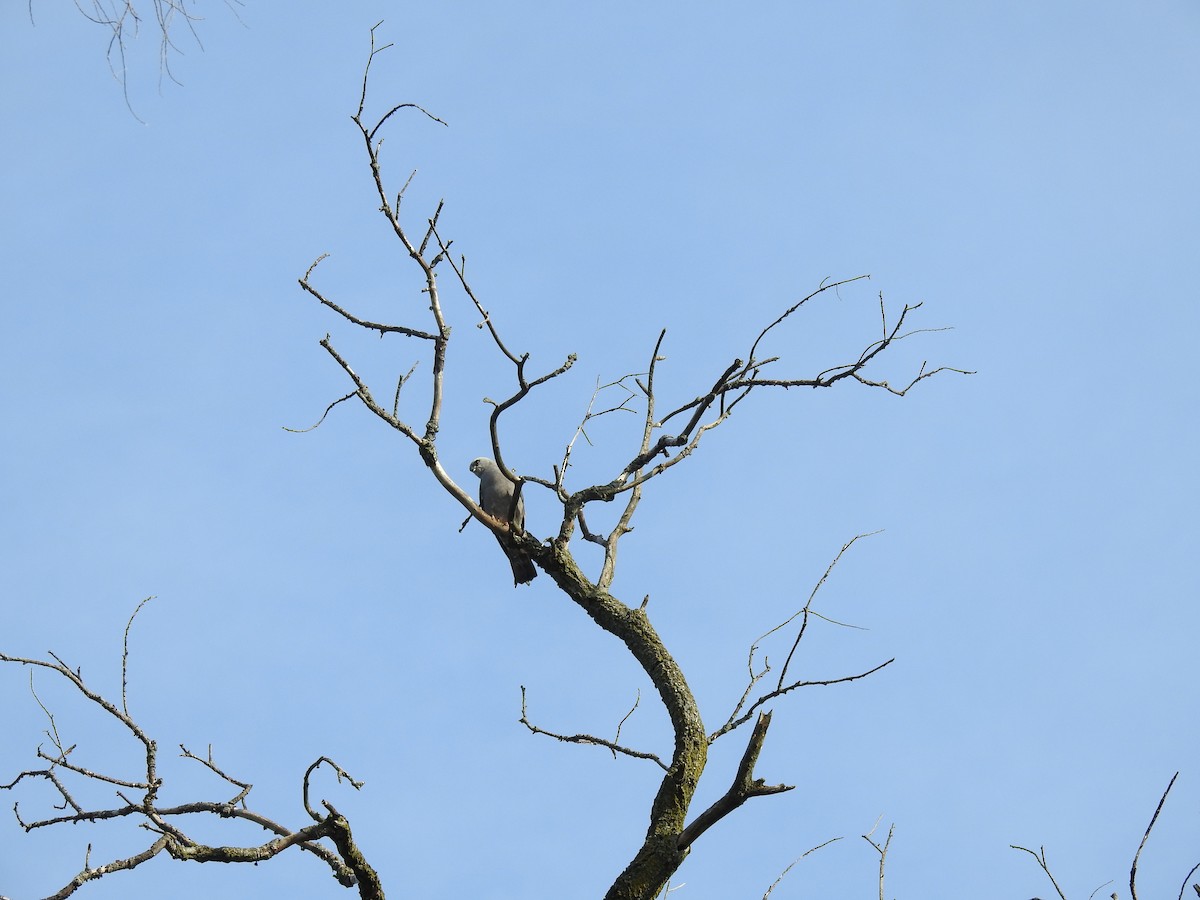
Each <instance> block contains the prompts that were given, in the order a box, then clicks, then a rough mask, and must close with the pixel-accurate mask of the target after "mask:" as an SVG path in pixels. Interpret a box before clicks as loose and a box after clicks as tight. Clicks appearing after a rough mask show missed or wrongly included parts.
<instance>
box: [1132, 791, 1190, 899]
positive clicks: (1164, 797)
mask: <svg viewBox="0 0 1200 900" xmlns="http://www.w3.org/2000/svg"><path fill="white" fill-rule="evenodd" d="M1178 777H1179V773H1178V772H1176V773H1175V774H1174V775H1172V776H1171V780H1170V782H1169V783H1168V784H1167V789H1166V790H1165V791H1163V795H1162V797H1160V798H1159V801H1158V806H1156V807H1155V809H1154V815H1153V816H1151V817H1150V824H1149V825H1147V826H1146V833H1145V834H1143V835H1142V842H1141V843H1140V844H1138V848H1137V852H1136V853H1135V854H1133V864H1132V865H1131V866H1130V867H1129V900H1137V868H1138V860H1139V859H1141V857H1142V850H1143V848H1145V846H1146V841H1148V840H1150V832H1151V831H1152V830H1153V829H1154V823H1155V822H1157V821H1158V814H1159V813H1161V812H1162V808H1163V804H1164V803H1166V802H1167V794H1169V793H1171V788H1173V787H1174V786H1175V779H1176V778H1178Z"/></svg>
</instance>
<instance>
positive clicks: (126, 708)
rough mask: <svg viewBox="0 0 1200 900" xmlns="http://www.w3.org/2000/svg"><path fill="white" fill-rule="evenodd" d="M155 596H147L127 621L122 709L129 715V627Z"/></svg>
mask: <svg viewBox="0 0 1200 900" xmlns="http://www.w3.org/2000/svg"><path fill="white" fill-rule="evenodd" d="M153 599H154V598H153V597H147V598H146V599H145V600H143V601H142V602H141V603H139V604H138V605H137V607H136V608H135V609H134V611H133V615H131V616H130V617H129V621H128V622H126V623H125V638H124V642H123V645H122V647H123V649H122V651H121V709H122V710H123V711H124V712H125V715H129V704H128V703H127V702H126V697H125V691H126V688H127V686H128V684H129V677H128V676H129V629H130V628H132V627H133V620H134V619H136V618H137V614H138V613H139V612H141V611H142V607H143V606H145V605H146V604H147V603H149V602H150V601H151V600H153Z"/></svg>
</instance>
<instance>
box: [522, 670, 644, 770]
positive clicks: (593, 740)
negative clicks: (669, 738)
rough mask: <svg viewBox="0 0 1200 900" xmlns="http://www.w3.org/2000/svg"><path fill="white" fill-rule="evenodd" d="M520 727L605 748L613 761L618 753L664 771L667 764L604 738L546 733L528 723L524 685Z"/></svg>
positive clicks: (565, 739) (560, 739) (565, 742)
mask: <svg viewBox="0 0 1200 900" xmlns="http://www.w3.org/2000/svg"><path fill="white" fill-rule="evenodd" d="M633 709H637V704H636V703H635V704H634V705H633ZM633 709H631V710H630V711H629V712H628V713H626V714H625V718H623V719H621V724H620V725H618V726H617V737H620V736H621V725H624V724H625V720H626V719H628V718H629V717H630V716H631V715H633ZM518 721H520V723H521V724H522V725H524V726H525V727H526V728H528V729H529V731H530V733H531V734H544V735H546V737H552V738H554V739H555V740H557V741H562V742H563V743H564V744H591V745H592V746H595V747H607V748H608V749H609V750H610V751H612V755H613V758H614V759H615V758H616V756H617V754H618V753H621V754H624V755H625V756H632V757H634V758H635V759H648V760H650V761H651V762H654V763H656V764H657V765H658V767H659V768H660V769H663V770H664V771H665V770H666V769H667V764H666V763H664V762H663V761H662V759H661V758H659V756H658V755H657V754H654V753H647V752H646V751H644V750H633V749H631V748H629V747H623V746H621V745H620V744H618V743H616V742H615V741H606V740H605V739H604V738H600V737H595V736H594V735H590V734H556V733H555V732H553V731H546V730H545V729H544V728H540V727H538V726H537V725H534V724H533V723H532V722H530V721H529V716H528V714H527V711H526V708H525V685H521V718H520V719H519V720H518Z"/></svg>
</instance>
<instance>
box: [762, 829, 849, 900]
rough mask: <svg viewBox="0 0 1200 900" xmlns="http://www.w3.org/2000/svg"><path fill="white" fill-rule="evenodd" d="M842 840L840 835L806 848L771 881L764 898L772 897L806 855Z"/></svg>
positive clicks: (766, 899) (763, 899)
mask: <svg viewBox="0 0 1200 900" xmlns="http://www.w3.org/2000/svg"><path fill="white" fill-rule="evenodd" d="M840 840H841V838H840V837H835V838H830V839H829V840H827V841H825V842H824V843H821V844H817V846H815V847H812V848H811V849H808V850H805V851H804V852H803V853H801V854H800V855H799V856H797V857H796V858H795V859H793V860H792V861H791V862H790V863H789V864H788V867H787V868H786V869H784V870H783V871H782V872H780V873H779V877H778V878H776V879H775V880H774V881H773V882H771V886H770V887H769V888H767V892H766V893H765V894H763V895H762V900H768V898H770V896H771V893H772V892H773V891H774V890H775V888H777V887H778V886H779V882H781V881H783V879H784V877H785V876H786V875H787V873H788V872H790V871H792V869H793V868H795V866H796V864H797V863H798V862H800V860H802V859H804V857H806V856H808V855H810V854H812V853H816V852H817V851H818V850H820V849H822V848H823V847H828V846H829V845H830V844H832V843H834V842H835V841H840Z"/></svg>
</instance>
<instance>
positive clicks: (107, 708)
mask: <svg viewBox="0 0 1200 900" xmlns="http://www.w3.org/2000/svg"><path fill="white" fill-rule="evenodd" d="M149 599H150V598H147V599H146V600H143V601H142V602H141V603H140V604H138V607H137V609H135V610H134V613H133V615H132V616H130V618H129V622H128V623H127V625H126V629H125V635H124V641H123V649H122V654H121V705H120V707H118V706H117V705H116V704H115V703H112V702H111V701H109V700H107V699H106V698H105V697H104V696H103V695H102V694H100V693H99V692H98V691H95V690H93V689H92V688H91V687H90V686H89V685H88V684H87V683H86V682H85V681H84V680H83V676H82V674H81V673H80V670H79V669H77V668H76V669H72V668H71V667H70V666H68V665H67V664H66V663H65V662H63V660H62V659H60V658H59V657H57V656H55V655H54V654H50V657H51V659H50V660H41V659H32V658H28V657H22V656H11V655H8V654H3V653H0V662H6V663H15V664H18V665H22V666H26V667H28V668H29V669H30V672H31V674H32V672H34V671H37V670H42V669H44V670H48V671H50V672H53V673H55V674H56V675H57V676H59V677H61V678H64V679H65V680H66V681H68V682H69V683H70V684H71V685H72V686H73V687H74V688H75V690H76V691H77V692H78V693H79V694H81V695H82V696H83V697H85V698H86V699H87V700H89V701H91V703H93V704H94V705H96V706H98V707H99V708H100V709H101V710H103V712H104V713H105V714H106V715H107V716H109V717H110V718H112V719H115V720H116V721H118V722H119V723H121V725H122V726H124V728H125V729H126V730H127V731H128V732H129V733H130V734H131V735H132V736H133V737H134V738H135V739H136V741H137V742H138V743H140V745H141V748H142V754H141V757H142V765H143V771H144V775H142V776H141V777H139V778H137V779H133V778H122V777H117V776H114V775H110V774H107V773H103V772H100V771H97V770H95V769H93V768H89V767H87V766H83V765H80V764H78V763H75V762H73V761H71V760H69V759H68V757H69V756H70V755H71V754H72V753H73V752H74V751H75V747H74V746H71V747H64V746H63V742H62V740H61V738H60V736H59V733H58V726H57V724H56V723H55V720H54V716H53V715H52V714H51V712H50V711H49V709H47V708H46V706H45V704H43V703H42V701H41V699H40V698H37V695H36V693H34V697H35V699H36V700H37V703H38V705H39V706H41V708H42V710H43V711H44V712H45V713H46V715H47V717H48V719H49V721H50V728H49V729H48V731H47V735H48V736H49V737H50V739H51V741H52V742H53V744H54V746H55V749H56V751H57V752H56V753H55V754H48V753H46V752H44V751H43V750H42V749H41V748H40V747H39V748H38V749H37V751H36V755H37V756H38V757H39V758H40V759H43V760H46V761H47V762H49V763H50V766H49V767H48V768H46V769H38V770H27V771H24V772H21V773H19V774H18V775H17V776H16V777H15V778H13V779H12V780H11V781H10V782H8V783H7V784H0V790H15V789H16V788H17V786H18V785H19V784H21V783H22V782H24V781H26V780H30V779H35V780H36V779H40V780H43V781H45V782H47V783H49V784H50V785H51V786H52V787H53V789H54V790H55V791H56V792H57V794H58V796H59V797H60V798H61V802H60V803H59V804H56V807H57V808H58V809H62V810H66V812H64V813H63V814H62V815H51V816H46V817H43V818H40V819H35V820H33V821H26V820H25V819H23V818H22V816H21V812H20V803H19V802H18V803H16V804H14V805H13V814H14V816H15V817H16V820H17V823H18V824H19V825H20V826H21V828H23V829H24V830H25V831H27V832H28V831H32V830H34V829H36V828H46V827H49V826H53V825H62V824H73V825H77V824H96V823H99V822H104V821H111V820H115V819H140V820H142V825H143V827H145V828H147V829H148V830H149V831H151V832H152V833H153V834H155V835H156V837H155V839H154V841H153V842H152V843H151V844H150V845H149V846H148V847H146V848H145V849H144V850H142V851H141V852H139V853H136V854H133V855H132V856H128V857H123V858H118V859H114V860H112V861H110V862H107V863H104V864H103V865H99V866H92V865H91V863H90V861H89V862H86V863H85V865H84V868H83V869H82V870H80V872H79V873H78V874H76V875H75V877H74V878H72V879H71V880H70V881H68V882H67V883H66V884H65V885H64V886H63V887H62V888H61V889H59V890H58V891H57V892H56V893H54V894H53V895H52V896H53V897H59V898H65V897H69V896H70V895H71V894H73V893H74V892H75V891H76V890H78V888H79V887H81V886H82V885H84V884H86V883H87V882H89V881H94V880H95V879H97V878H101V877H103V876H105V875H108V874H111V873H112V872H120V871H128V870H131V869H134V868H136V867H138V866H140V865H141V864H142V863H144V862H147V861H148V860H150V859H152V858H154V857H155V856H157V855H158V854H159V853H161V852H163V851H166V853H167V854H168V855H169V856H171V857H172V858H174V859H179V860H193V861H197V862H228V863H235V862H252V863H258V862H262V861H264V860H267V859H271V858H272V857H274V856H277V855H278V854H279V853H282V852H283V851H284V850H287V849H288V848H290V847H294V846H295V847H300V848H301V849H302V850H305V851H307V852H309V853H312V854H313V855H314V856H316V857H317V858H318V859H320V860H321V861H322V862H324V863H325V864H326V865H327V866H329V868H330V869H331V871H332V873H333V875H334V877H335V878H336V879H337V881H338V882H339V883H340V884H342V885H343V886H345V887H353V886H356V885H357V886H358V888H359V895H360V897H362V898H368V900H376V898H378V900H382V898H383V891H382V889H381V888H380V887H379V884H378V878H377V877H374V876H373V870H372V869H370V867H369V866H367V865H366V862H365V860H363V859H362V858H361V854H360V853H359V852H358V850H357V847H356V846H355V845H354V843H353V840H352V838H351V836H350V829H349V824H348V823H347V822H346V821H345V820H344V818H342V817H340V816H339V815H338V814H337V813H336V811H335V810H333V809H332V807H328V804H325V805H326V806H327V807H328V809H329V812H328V813H327V814H324V815H317V814H314V813H313V811H312V808H311V806H310V805H309V801H308V794H309V779H310V777H311V775H312V773H313V771H314V770H315V769H316V768H317V767H318V766H320V765H321V764H328V765H329V766H331V767H332V768H333V769H334V771H335V773H336V774H337V776H338V780H339V781H341V780H342V778H343V777H344V778H346V779H347V780H349V781H350V783H351V784H352V785H353V786H354V787H355V788H356V789H357V788H360V787H362V783H361V782H357V781H355V780H354V779H352V778H350V776H349V775H347V774H346V772H345V771H344V770H343V769H342V768H341V767H340V766H338V765H337V764H336V763H334V762H333V761H332V760H329V759H328V758H326V757H321V758H320V759H318V760H317V762H315V763H313V765H312V766H310V767H309V769H308V771H307V772H306V773H305V775H304V779H303V799H304V806H305V809H306V810H307V811H308V813H309V815H310V817H312V818H313V819H314V823H313V824H312V825H309V826H307V827H305V828H301V829H296V830H293V829H290V828H287V827H286V826H284V825H281V824H279V823H278V822H276V821H274V820H273V819H271V818H269V817H267V816H264V815H262V814H261V813H259V812H256V811H254V810H251V809H249V808H248V807H247V805H246V798H247V796H248V795H249V793H250V791H251V789H252V785H250V784H249V783H248V782H244V781H241V780H239V779H237V778H234V777H233V776H231V775H229V774H228V773H227V772H225V771H224V770H223V769H221V768H220V767H219V766H217V764H216V763H215V762H214V761H213V758H212V748H211V747H210V748H209V751H208V755H207V757H199V756H197V755H196V754H194V753H192V752H191V751H189V750H188V749H187V748H186V747H184V746H183V745H182V744H181V745H180V750H181V751H182V752H181V754H180V755H181V756H182V757H183V758H185V759H191V760H194V761H196V762H199V763H200V764H201V765H202V766H204V767H205V768H206V769H208V770H209V771H210V772H212V773H213V774H215V775H216V776H217V777H219V778H220V779H222V780H223V781H225V782H227V783H229V784H231V785H233V786H234V787H235V788H237V793H236V794H234V796H233V797H231V798H230V799H228V800H223V801H211V800H200V801H194V802H190V803H182V804H176V805H173V806H162V805H160V804H159V802H158V794H159V791H160V789H161V788H162V786H163V783H164V782H163V778H162V777H161V776H160V774H159V760H158V743H157V742H156V741H155V740H154V739H152V738H151V737H150V736H149V735H148V734H147V733H146V732H145V731H144V730H143V729H142V728H141V727H140V726H139V725H138V724H137V722H136V721H135V720H134V719H133V718H132V716H131V715H130V713H129V707H128V663H129V629H130V628H131V627H132V624H133V620H134V619H135V618H136V616H137V613H138V612H139V611H140V610H141V609H142V607H143V606H145V604H146V603H147V602H148V601H149ZM31 688H32V684H31ZM63 773H67V774H69V775H70V776H73V777H75V778H78V779H79V780H80V781H81V782H82V783H88V782H93V783H100V784H109V785H115V786H117V787H120V788H125V789H128V790H131V791H138V792H139V796H137V797H136V798H135V799H134V798H131V797H126V796H125V794H124V793H122V792H120V791H118V793H117V796H118V797H119V798H120V799H121V800H122V801H123V803H122V805H120V806H114V807H110V808H106V809H88V808H85V807H84V806H83V804H81V803H80V802H78V801H77V800H76V799H75V797H74V796H73V795H72V792H71V790H70V789H69V788H68V786H67V784H66V782H65V781H64V779H63V777H62V774H63ZM198 814H207V815H212V816H216V817H218V818H222V819H242V820H245V821H248V822H252V823H254V824H256V825H258V826H259V827H261V828H262V829H264V830H265V831H267V832H270V833H271V834H272V835H273V837H272V838H271V839H270V840H267V841H265V842H264V843H262V844H258V845H253V846H248V847H231V846H223V847H214V846H208V845H206V844H202V843H200V842H198V841H196V840H194V839H192V838H191V837H189V836H188V835H187V834H186V833H185V832H184V831H183V830H182V829H181V828H180V827H179V825H178V820H179V819H181V818H182V817H185V816H194V815H198ZM325 838H328V839H329V840H330V841H332V843H333V844H334V846H335V847H336V850H334V849H330V848H329V847H326V846H323V845H322V844H320V843H318V842H319V841H321V840H322V839H325ZM89 857H90V854H89Z"/></svg>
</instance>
